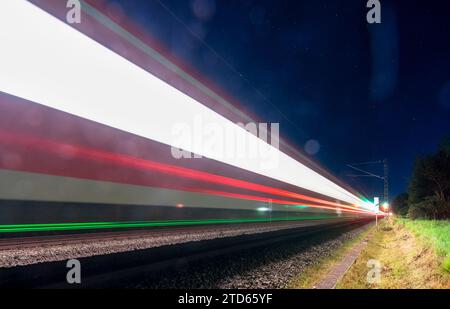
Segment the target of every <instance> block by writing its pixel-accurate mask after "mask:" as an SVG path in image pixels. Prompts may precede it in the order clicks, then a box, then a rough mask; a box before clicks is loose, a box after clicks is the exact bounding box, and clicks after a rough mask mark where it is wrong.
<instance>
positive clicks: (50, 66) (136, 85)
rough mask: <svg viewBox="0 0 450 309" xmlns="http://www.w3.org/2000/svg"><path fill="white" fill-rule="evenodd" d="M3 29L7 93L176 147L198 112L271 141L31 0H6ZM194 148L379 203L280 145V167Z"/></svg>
mask: <svg viewBox="0 0 450 309" xmlns="http://www.w3.org/2000/svg"><path fill="white" fill-rule="evenodd" d="M0 29H1V30H0V42H1V44H2V46H1V48H0V91H3V92H5V93H9V94H12V95H15V96H18V97H21V98H24V99H27V100H30V101H33V102H36V103H39V104H42V105H45V106H49V107H52V108H55V109H58V110H61V111H64V112H67V113H70V114H73V115H77V116H80V117H83V118H86V119H89V120H93V121H96V122H99V123H102V124H105V125H108V126H111V127H114V128H117V129H121V130H124V131H127V132H130V133H132V134H136V135H139V136H142V137H145V138H148V139H151V140H155V141H158V142H161V143H164V144H167V145H171V146H175V147H180V146H181V145H177V144H176V143H174V141H173V136H172V134H171V130H172V128H173V126H174V125H175V124H177V123H185V122H190V121H192V120H193V119H194V118H195V117H198V116H201V117H202V119H204V121H205V122H207V123H217V124H220V125H221V126H222V127H223V128H228V129H230V130H231V131H233V132H234V134H236V136H242V137H243V138H244V139H249V138H250V139H253V140H254V142H255V143H256V145H260V144H261V143H264V146H263V147H267V144H266V143H265V142H264V141H262V140H261V139H259V138H257V137H256V136H253V135H252V134H250V133H249V132H247V131H246V130H244V129H242V128H241V127H239V126H238V125H236V124H235V123H233V122H231V121H229V120H228V119H226V118H224V117H223V116H221V115H220V114H218V113H216V112H214V111H212V110H211V109H209V108H207V107H206V106H204V105H202V104H200V103H199V102H197V101H195V100H194V99H192V98H191V97H189V96H187V95H185V94H184V93H182V92H180V91H178V90H177V89H175V88H174V87H172V86H170V85H168V84H166V83H165V82H163V81H162V80H160V79H158V78H157V77H155V76H153V75H152V74H150V73H149V72H147V71H145V70H143V69H141V68H139V67H138V66H136V65H134V64H133V63H131V62H130V61H128V60H127V59H124V58H123V57H121V56H119V55H117V54H116V53H114V52H112V51H111V50H109V49H107V48H106V47H104V46H102V45H100V44H98V43H97V42H95V41H94V40H92V39H91V38H89V37H87V36H85V35H84V34H82V33H80V32H79V31H77V30H75V29H73V28H72V27H70V26H69V25H67V24H65V23H63V22H61V21H60V20H58V19H57V18H55V17H53V16H51V15H49V14H48V13H46V12H45V11H43V10H41V9H40V8H38V7H36V6H34V5H33V4H31V3H29V2H27V1H21V0H14V1H1V2H0ZM18 121H19V120H18ZM270 147H272V146H270ZM186 150H187V151H190V152H193V153H197V154H200V155H202V156H205V157H208V158H211V159H215V160H219V161H222V162H224V163H226V164H229V165H233V166H236V167H239V168H242V169H245V170H248V171H252V172H255V173H258V174H260V175H264V176H267V177H270V178H274V179H277V180H280V181H283V182H286V183H289V184H292V185H295V186H298V187H302V188H305V189H308V190H311V191H314V192H318V193H321V194H323V195H326V196H329V197H332V198H335V199H338V200H341V201H346V202H348V203H351V204H356V205H359V206H361V207H364V208H366V209H370V208H371V204H370V203H366V202H364V201H362V200H361V199H359V198H358V197H356V196H355V195H353V194H352V193H350V192H348V191H347V190H345V189H344V188H342V187H340V186H338V185H337V184H335V183H333V182H332V181H330V180H329V179H327V178H325V177H323V176H322V175H320V174H318V173H317V172H315V171H313V170H311V169H310V168H308V167H306V166H305V165H303V164H301V163H299V162H298V161H296V160H294V159H293V158H291V157H289V156H288V155H286V154H284V153H282V152H281V151H279V150H278V149H275V148H273V149H272V150H273V151H275V152H277V154H278V155H279V165H278V168H276V169H271V170H264V169H262V168H261V166H262V164H260V162H259V161H260V160H263V159H262V158H260V159H256V160H255V159H249V158H243V159H237V158H232V159H228V158H217V157H215V154H214V153H212V152H211V153H209V152H208V151H206V150H205V149H201V148H198V147H197V145H195V144H194V145H191V147H190V149H186ZM168 155H169V154H168Z"/></svg>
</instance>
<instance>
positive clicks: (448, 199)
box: [392, 138, 450, 219]
mask: <svg viewBox="0 0 450 309" xmlns="http://www.w3.org/2000/svg"><path fill="white" fill-rule="evenodd" d="M392 209H393V211H394V212H395V213H397V214H398V215H401V216H408V217H409V218H411V219H417V218H424V219H450V140H449V139H448V138H445V139H444V140H443V141H442V143H441V144H440V146H439V148H438V151H437V152H436V153H433V154H429V155H425V156H421V157H419V158H417V160H416V162H415V164H414V170H413V173H412V176H411V179H410V181H409V186H408V192H406V193H403V194H400V195H399V196H397V197H396V198H395V199H394V201H393V203H392Z"/></svg>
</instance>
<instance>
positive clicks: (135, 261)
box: [0, 220, 366, 288]
mask: <svg viewBox="0 0 450 309" xmlns="http://www.w3.org/2000/svg"><path fill="white" fill-rule="evenodd" d="M365 223H366V221H365V220H355V221H351V222H348V221H346V222H333V223H330V222H326V223H324V222H322V224H316V225H308V226H302V227H299V226H297V227H292V228H285V229H281V230H277V231H270V232H263V233H255V234H246V235H240V236H235V237H223V238H216V239H208V240H203V241H193V242H187V243H180V244H174V245H167V246H160V247H155V248H149V249H143V250H135V251H130V252H120V253H114V254H108V255H100V256H91V257H84V258H80V259H79V261H80V263H81V265H82V278H83V279H82V284H81V285H79V286H73V285H69V284H68V283H67V282H66V273H67V271H68V269H67V268H66V261H55V262H47V263H39V264H32V265H25V266H17V267H13V268H3V269H0V287H9V288H13V287H28V288H36V287H37V288H42V287H56V288H67V287H69V288H71V287H72V288H73V287H81V288H90V287H120V286H126V285H127V282H128V283H130V282H133V280H136V278H140V279H142V277H143V276H148V275H151V274H152V273H156V272H161V271H164V269H173V267H174V265H177V264H179V263H180V261H182V262H183V263H193V262H198V261H202V260H208V259H211V258H215V257H218V256H222V255H229V254H233V253H236V252H240V251H244V250H255V249H259V248H263V247H268V246H272V245H275V244H277V243H281V242H289V241H294V240H296V239H304V238H305V237H310V236H312V235H314V234H317V233H325V232H330V231H333V230H339V229H345V228H348V227H349V226H352V225H355V226H360V225H362V224H365ZM182 230H183V229H179V230H178V231H176V232H177V233H180V232H181V231H182ZM105 237H111V235H108V236H105ZM114 237H115V236H114ZM33 245H34V244H33Z"/></svg>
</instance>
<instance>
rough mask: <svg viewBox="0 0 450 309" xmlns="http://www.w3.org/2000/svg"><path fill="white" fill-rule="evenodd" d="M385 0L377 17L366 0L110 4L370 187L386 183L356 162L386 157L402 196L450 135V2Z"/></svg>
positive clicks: (378, 190) (290, 136)
mask: <svg viewBox="0 0 450 309" xmlns="http://www.w3.org/2000/svg"><path fill="white" fill-rule="evenodd" d="M381 2H382V24H375V25H369V24H368V23H367V22H366V13H367V8H366V6H365V4H366V1H364V0H353V1H351V0H346V1H337V0H335V1H332V0H329V1H324V0H309V1H300V0H292V1H283V0H277V1H274V0H271V1H256V0H189V1H188V0H186V1H180V0H161V1H159V0H145V1H144V0H133V1H130V0H114V1H111V3H112V4H113V5H117V6H120V7H121V9H122V10H123V11H124V12H125V13H126V14H127V15H128V16H130V17H131V18H133V19H134V20H135V21H136V22H137V23H138V24H140V25H141V26H143V27H144V28H145V29H147V30H148V31H149V32H151V33H152V34H153V35H154V36H155V37H156V38H158V39H160V40H161V42H162V43H163V44H164V45H165V46H166V47H167V48H168V49H169V50H170V51H171V52H172V53H173V54H174V55H175V56H177V57H179V58H181V59H183V60H184V61H186V62H189V63H191V64H192V65H193V66H195V67H196V68H197V69H198V71H200V72H202V74H203V75H205V76H206V77H207V78H208V79H210V80H212V81H214V82H215V83H216V84H218V85H220V86H221V87H222V88H223V89H224V90H225V91H227V92H228V93H230V94H231V95H232V96H234V97H235V98H236V99H237V100H238V101H239V102H241V104H242V105H244V106H246V108H247V109H248V110H250V111H252V112H253V114H256V115H258V116H259V117H260V118H261V119H263V120H264V121H266V122H279V123H280V133H281V135H282V136H283V137H285V138H286V139H287V140H289V141H291V142H292V143H293V144H295V145H297V147H298V148H302V149H304V150H305V145H308V147H307V149H306V150H307V152H310V153H314V154H312V157H313V158H314V159H315V160H316V161H318V162H320V163H321V164H322V165H323V166H324V167H326V168H327V169H329V170H330V171H332V172H333V173H334V174H336V175H337V176H338V177H340V178H341V179H342V180H344V181H345V182H347V183H348V184H349V185H351V186H353V187H354V188H355V189H357V190H359V191H361V192H362V193H365V194H366V195H368V196H373V195H380V196H381V195H382V183H381V182H380V181H377V180H370V179H355V178H350V177H348V176H347V174H349V173H352V172H351V171H349V170H348V168H346V164H347V163H352V162H362V161H373V160H380V159H384V158H387V159H388V160H389V167H390V180H391V186H390V191H391V195H396V194H398V193H400V192H402V191H404V190H405V189H406V186H407V181H408V178H409V176H410V174H411V170H412V166H413V163H414V159H415V157H416V156H418V155H420V154H422V153H427V152H431V151H434V150H435V149H436V147H437V144H438V143H439V141H440V140H441V139H442V138H443V136H444V135H450V2H449V1H423V0H417V1H408V2H406V1H386V0H385V1H381ZM311 140H313V142H309V143H307V142H308V141H311ZM317 145H320V148H318V147H317ZM317 150H318V152H316V151H317ZM372 170H373V171H374V172H377V173H382V169H381V167H377V166H373V169H372Z"/></svg>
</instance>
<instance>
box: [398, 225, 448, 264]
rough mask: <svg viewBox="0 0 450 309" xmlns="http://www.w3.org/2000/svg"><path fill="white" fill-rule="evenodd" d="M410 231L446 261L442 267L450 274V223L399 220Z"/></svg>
mask: <svg viewBox="0 0 450 309" xmlns="http://www.w3.org/2000/svg"><path fill="white" fill-rule="evenodd" d="M397 220H398V221H399V222H400V223H402V224H403V225H404V226H405V227H406V228H407V229H408V230H410V231H412V232H413V233H414V234H415V235H417V236H419V237H421V238H422V239H424V240H425V241H426V242H428V243H429V244H431V246H432V247H433V249H434V250H435V251H436V254H437V255H438V256H440V257H442V258H443V259H444V261H443V264H442V266H443V267H444V269H445V270H446V271H448V272H450V221H448V220H447V221H444V220H441V221H438V220H407V219H397Z"/></svg>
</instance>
